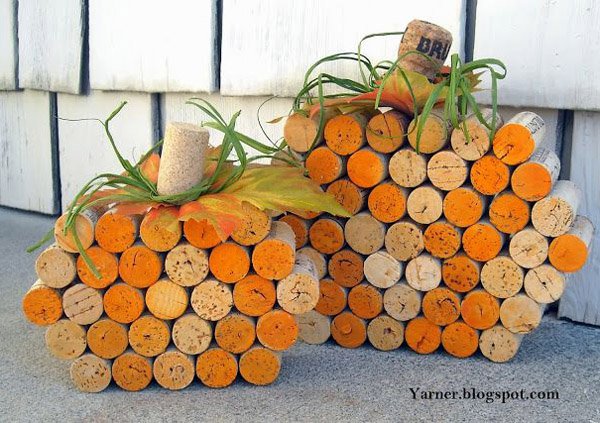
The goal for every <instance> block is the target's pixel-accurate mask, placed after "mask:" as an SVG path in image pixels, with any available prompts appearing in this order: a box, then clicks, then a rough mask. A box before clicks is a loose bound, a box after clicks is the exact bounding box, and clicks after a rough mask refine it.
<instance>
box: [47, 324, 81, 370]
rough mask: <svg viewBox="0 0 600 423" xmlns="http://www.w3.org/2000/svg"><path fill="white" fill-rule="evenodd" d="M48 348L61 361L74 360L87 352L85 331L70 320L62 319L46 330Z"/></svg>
mask: <svg viewBox="0 0 600 423" xmlns="http://www.w3.org/2000/svg"><path fill="white" fill-rule="evenodd" d="M45 340H46V347H47V348H48V351H50V353H51V354H52V355H53V356H54V357H56V358H60V359H61V360H74V359H76V358H77V357H79V356H81V354H83V353H84V352H85V349H86V347H87V341H86V338H85V329H84V328H83V327H82V326H80V325H78V324H77V323H75V322H72V321H71V320H69V319H60V320H59V321H58V322H56V323H54V324H52V325H50V326H48V329H46V335H45Z"/></svg>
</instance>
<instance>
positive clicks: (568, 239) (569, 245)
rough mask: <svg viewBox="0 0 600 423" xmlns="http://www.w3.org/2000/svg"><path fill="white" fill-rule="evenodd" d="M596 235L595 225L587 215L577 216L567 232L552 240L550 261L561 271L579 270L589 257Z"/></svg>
mask: <svg viewBox="0 0 600 423" xmlns="http://www.w3.org/2000/svg"><path fill="white" fill-rule="evenodd" d="M593 236H594V225H593V224H592V222H591V221H590V220H589V219H588V218H587V217H585V216H577V217H576V218H575V220H574V221H573V225H572V226H571V229H569V231H568V232H567V233H566V234H563V235H559V236H558V237H556V238H554V239H553V240H552V243H551V244H550V249H549V251H548V256H549V259H550V263H552V265H553V266H554V267H556V268H557V269H558V270H560V271H561V272H577V271H578V270H580V269H581V268H582V267H583V266H584V265H585V262H586V260H587V257H588V252H589V248H590V244H591V243H592V238H593Z"/></svg>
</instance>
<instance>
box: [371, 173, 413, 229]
mask: <svg viewBox="0 0 600 423" xmlns="http://www.w3.org/2000/svg"><path fill="white" fill-rule="evenodd" d="M407 196H408V192H407V190H406V189H405V188H402V187H401V186H400V185H398V184H396V183H395V182H392V181H388V182H384V183H382V184H379V185H377V186H376V187H375V188H373V190H372V191H371V193H370V194H369V200H368V205H369V211H370V212H371V214H372V215H373V217H374V218H375V219H377V220H379V221H380V222H384V223H392V222H396V221H397V220H400V219H401V218H402V217H403V216H404V215H405V214H406V198H407Z"/></svg>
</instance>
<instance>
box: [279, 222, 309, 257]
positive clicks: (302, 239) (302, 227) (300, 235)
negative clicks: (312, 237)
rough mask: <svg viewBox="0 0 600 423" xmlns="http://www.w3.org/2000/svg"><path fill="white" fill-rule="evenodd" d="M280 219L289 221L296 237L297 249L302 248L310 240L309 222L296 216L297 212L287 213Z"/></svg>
mask: <svg viewBox="0 0 600 423" xmlns="http://www.w3.org/2000/svg"><path fill="white" fill-rule="evenodd" d="M279 221H281V222H285V223H287V224H288V225H289V226H290V228H292V231H294V235H295V237H296V249H297V250H298V249H300V248H302V247H304V246H305V245H306V243H307V242H308V227H309V222H308V221H307V220H306V219H302V218H301V217H298V216H296V215H295V214H286V215H285V216H282V217H280V218H279Z"/></svg>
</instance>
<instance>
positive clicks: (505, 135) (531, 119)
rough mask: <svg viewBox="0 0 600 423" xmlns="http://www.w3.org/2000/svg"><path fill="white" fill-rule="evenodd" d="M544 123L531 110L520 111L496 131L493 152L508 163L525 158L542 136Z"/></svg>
mask: <svg viewBox="0 0 600 423" xmlns="http://www.w3.org/2000/svg"><path fill="white" fill-rule="evenodd" d="M544 132H545V124H544V121H543V120H542V118H541V117H539V116H538V115H536V114H535V113H533V112H521V113H519V114H517V115H516V116H514V117H513V118H511V119H510V120H509V121H508V122H507V123H506V124H505V125H504V126H503V127H502V128H500V129H499V130H498V132H496V135H495V136H494V140H493V142H492V148H493V150H494V154H495V155H496V157H498V158H499V159H500V160H502V161H503V162H504V163H506V164H508V165H517V164H519V163H523V162H524V161H525V160H527V159H528V158H529V157H530V156H531V155H532V154H533V151H534V150H535V148H536V146H537V145H539V144H540V143H541V142H542V140H543V137H544Z"/></svg>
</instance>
